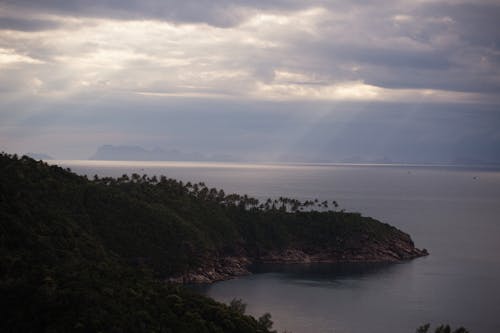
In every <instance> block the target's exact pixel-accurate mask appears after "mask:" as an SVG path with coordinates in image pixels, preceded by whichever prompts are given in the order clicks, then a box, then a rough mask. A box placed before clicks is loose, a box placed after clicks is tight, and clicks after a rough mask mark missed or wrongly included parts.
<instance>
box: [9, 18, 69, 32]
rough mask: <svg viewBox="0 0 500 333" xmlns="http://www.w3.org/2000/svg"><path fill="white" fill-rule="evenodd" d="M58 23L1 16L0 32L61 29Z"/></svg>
mask: <svg viewBox="0 0 500 333" xmlns="http://www.w3.org/2000/svg"><path fill="white" fill-rule="evenodd" d="M60 26H61V24H60V23H59V22H56V21H50V20H39V19H23V18H14V17H8V16H0V30H18V31H42V30H51V29H56V28H58V27H60Z"/></svg>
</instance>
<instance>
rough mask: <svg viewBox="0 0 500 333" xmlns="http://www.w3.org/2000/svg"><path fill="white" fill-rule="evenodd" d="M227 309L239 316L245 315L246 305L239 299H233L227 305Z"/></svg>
mask: <svg viewBox="0 0 500 333" xmlns="http://www.w3.org/2000/svg"><path fill="white" fill-rule="evenodd" d="M229 308H230V309H231V310H233V311H235V312H238V313H239V314H245V311H246V309H247V305H246V304H245V303H243V301H242V300H241V299H240V298H233V299H232V300H231V302H230V303H229Z"/></svg>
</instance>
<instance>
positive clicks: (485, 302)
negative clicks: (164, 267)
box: [53, 161, 500, 333]
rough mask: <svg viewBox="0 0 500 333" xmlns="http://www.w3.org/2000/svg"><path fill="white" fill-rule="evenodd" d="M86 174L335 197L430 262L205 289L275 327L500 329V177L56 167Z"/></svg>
mask: <svg viewBox="0 0 500 333" xmlns="http://www.w3.org/2000/svg"><path fill="white" fill-rule="evenodd" d="M53 163H57V164H59V165H62V166H64V167H69V168H71V169H72V170H73V171H75V172H77V173H79V174H87V175H89V176H93V175H94V174H98V175H100V176H120V175H122V174H124V173H126V174H131V173H133V172H135V173H139V174H148V175H166V176H167V177H171V178H176V179H180V180H183V181H192V182H193V181H203V182H205V183H206V184H207V185H208V186H210V187H217V188H223V189H224V191H225V192H226V193H231V192H235V193H240V194H245V193H246V194H249V195H251V196H254V197H257V198H267V197H279V196H288V197H294V198H297V199H302V200H304V199H314V198H319V199H320V200H337V201H338V203H339V204H340V207H341V208H344V209H346V210H348V211H357V212H360V213H362V214H363V215H367V216H372V217H374V218H377V219H379V220H380V221H383V222H387V223H390V224H392V225H394V226H396V227H398V228H400V229H402V230H403V231H405V232H407V233H409V234H410V235H411V236H412V238H413V240H414V241H415V244H416V245H417V247H419V248H426V249H428V250H429V252H430V255H429V256H428V257H424V258H419V259H415V260H412V261H408V262H403V263H397V264H313V265H264V266H260V267H256V268H255V270H256V274H253V275H249V276H245V277H241V278H238V279H233V280H229V281H223V282H218V283H214V284H211V285H205V286H200V287H198V290H200V291H201V292H203V293H205V294H206V295H208V296H210V297H213V298H215V299H216V300H219V301H223V302H229V301H230V300H232V299H233V298H240V299H242V300H243V301H244V302H245V303H246V304H247V305H248V306H247V312H248V313H250V314H253V315H256V316H260V315H262V314H263V313H265V312H269V313H271V314H272V320H273V321H274V323H275V325H274V326H275V328H276V329H277V330H278V331H279V332H283V331H285V330H286V331H287V332H293V333H306V332H338V333H379V332H380V333H382V332H384V333H391V332H394V333H396V332H398V333H399V332H401V333H403V332H414V331H415V329H416V328H417V327H418V326H419V325H422V324H424V323H427V322H429V323H431V324H432V325H433V326H434V325H437V324H440V323H449V324H451V325H452V326H454V327H457V326H459V325H463V326H465V327H466V328H468V329H469V330H470V331H471V332H472V333H497V332H500V171H499V170H497V169H494V168H469V167H448V166H421V165H396V166H395V165H332V164H315V165H311V164H258V165H257V164H231V163H196V162H186V163H183V162H102V161H53Z"/></svg>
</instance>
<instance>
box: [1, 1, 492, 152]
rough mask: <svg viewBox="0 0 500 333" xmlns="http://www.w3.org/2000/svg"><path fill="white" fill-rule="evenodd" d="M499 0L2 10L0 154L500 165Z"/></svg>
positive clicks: (24, 5)
mask: <svg viewBox="0 0 500 333" xmlns="http://www.w3.org/2000/svg"><path fill="white" fill-rule="evenodd" d="M499 22H500V3H499V2H498V1H481V0H469V1H467V0H464V1H459V0H457V1H437V0H418V1H396V0H381V1H363V0H358V1H349V2H347V1H314V0H312V1H293V0H292V1H285V0H275V1H272V0H270V1H260V0H258V1H244V0H240V1H228V0H211V1H208V0H202V1H191V0H184V1H175V0H169V1H160V0H143V1H132V0H120V1H118V0H109V1H97V0H81V1H69V0H66V1H55V0H52V1H49V0H38V1H35V0H16V1H5V0H4V1H2V0H0V149H2V150H6V151H9V152H18V153H23V152H28V151H36V152H43V153H49V154H51V155H54V156H55V157H58V158H87V157H88V156H90V155H91V154H92V153H93V152H94V151H95V149H96V148H97V147H98V146H100V145H102V144H115V145H141V146H144V147H146V148H152V147H162V148H178V149H181V150H183V151H187V152H194V151H198V152H203V153H206V154H220V153H225V154H232V155H235V156H240V157H242V158H245V159H247V160H297V161H299V160H300V161H339V160H343V159H346V158H350V157H353V156H354V157H355V156H359V157H361V158H363V159H379V158H382V157H384V156H386V157H389V158H391V159H393V160H396V161H415V162H428V161H437V162H442V161H452V160H454V159H456V158H468V159H477V160H483V161H490V162H500V66H499V65H500V23H499Z"/></svg>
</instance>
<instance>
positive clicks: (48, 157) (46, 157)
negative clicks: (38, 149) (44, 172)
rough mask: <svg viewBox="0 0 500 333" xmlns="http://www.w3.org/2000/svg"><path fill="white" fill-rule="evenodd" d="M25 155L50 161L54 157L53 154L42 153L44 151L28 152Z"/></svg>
mask: <svg viewBox="0 0 500 333" xmlns="http://www.w3.org/2000/svg"><path fill="white" fill-rule="evenodd" d="M25 155H26V156H29V157H31V158H32V159H34V160H44V161H48V160H53V159H54V158H53V157H52V156H50V155H47V154H42V153H26V154H25Z"/></svg>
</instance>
